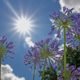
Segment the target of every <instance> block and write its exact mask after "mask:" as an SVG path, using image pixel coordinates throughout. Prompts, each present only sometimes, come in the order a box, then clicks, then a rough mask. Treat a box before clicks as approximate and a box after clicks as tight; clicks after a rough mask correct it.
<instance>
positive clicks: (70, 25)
mask: <svg viewBox="0 0 80 80" xmlns="http://www.w3.org/2000/svg"><path fill="white" fill-rule="evenodd" d="M50 20H51V22H52V27H51V32H50V33H52V32H53V33H56V34H57V37H58V38H62V36H63V31H64V30H63V29H64V28H66V38H67V40H66V42H67V44H70V45H71V46H72V47H76V46H78V45H80V13H75V12H73V8H72V9H68V8H66V7H64V8H63V12H58V13H54V14H52V16H51V19H50Z"/></svg>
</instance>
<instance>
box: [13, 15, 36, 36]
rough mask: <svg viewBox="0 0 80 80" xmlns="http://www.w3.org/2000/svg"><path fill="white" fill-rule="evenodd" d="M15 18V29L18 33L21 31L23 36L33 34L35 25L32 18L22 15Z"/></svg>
mask: <svg viewBox="0 0 80 80" xmlns="http://www.w3.org/2000/svg"><path fill="white" fill-rule="evenodd" d="M13 20H14V22H13V25H14V30H15V31H16V32H17V33H20V35H23V36H25V35H31V32H32V31H33V27H34V26H35V25H34V22H33V20H32V19H31V18H28V17H25V16H20V17H17V18H16V19H13Z"/></svg>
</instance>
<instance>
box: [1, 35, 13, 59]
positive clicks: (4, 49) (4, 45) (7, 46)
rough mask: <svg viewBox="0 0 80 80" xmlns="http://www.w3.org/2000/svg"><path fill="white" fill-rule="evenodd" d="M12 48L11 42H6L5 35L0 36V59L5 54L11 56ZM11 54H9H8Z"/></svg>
mask: <svg viewBox="0 0 80 80" xmlns="http://www.w3.org/2000/svg"><path fill="white" fill-rule="evenodd" d="M13 48H14V45H13V42H8V41H7V37H6V36H2V37H0V59H3V57H5V56H10V57H11V58H13V56H12V55H13V54H14V52H13V51H12V49H13ZM9 53H10V54H11V55H10V54H9Z"/></svg>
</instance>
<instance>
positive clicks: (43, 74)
mask: <svg viewBox="0 0 80 80" xmlns="http://www.w3.org/2000/svg"><path fill="white" fill-rule="evenodd" d="M45 68H46V59H45V63H44V68H43V72H42V80H44V78H45Z"/></svg>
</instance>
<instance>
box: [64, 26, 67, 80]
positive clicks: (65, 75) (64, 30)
mask: <svg viewBox="0 0 80 80" xmlns="http://www.w3.org/2000/svg"><path fill="white" fill-rule="evenodd" d="M66 51H67V49H66V28H65V27H64V80H66Z"/></svg>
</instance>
